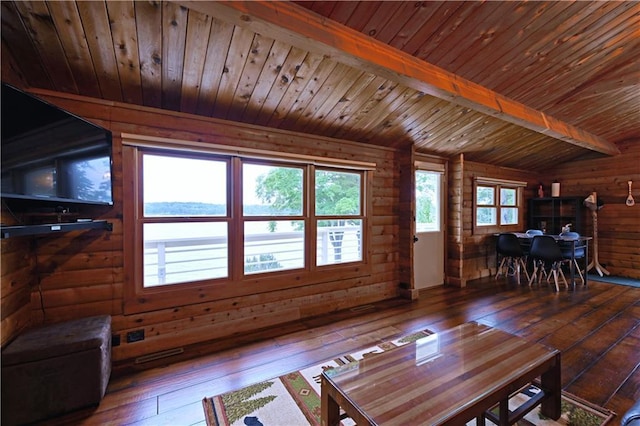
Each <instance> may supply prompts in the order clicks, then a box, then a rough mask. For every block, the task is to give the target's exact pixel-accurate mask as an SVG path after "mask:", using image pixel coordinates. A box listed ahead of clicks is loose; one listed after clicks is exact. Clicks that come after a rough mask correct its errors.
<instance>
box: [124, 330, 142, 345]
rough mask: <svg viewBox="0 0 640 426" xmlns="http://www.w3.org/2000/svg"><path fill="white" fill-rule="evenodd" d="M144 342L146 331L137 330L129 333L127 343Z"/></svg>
mask: <svg viewBox="0 0 640 426" xmlns="http://www.w3.org/2000/svg"><path fill="white" fill-rule="evenodd" d="M141 340H144V330H135V331H130V332H128V333H127V343H133V342H139V341H141Z"/></svg>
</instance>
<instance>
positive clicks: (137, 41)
mask: <svg viewBox="0 0 640 426" xmlns="http://www.w3.org/2000/svg"><path fill="white" fill-rule="evenodd" d="M1 7H2V10H1V18H2V79H3V81H7V82H10V83H12V84H15V85H18V86H21V87H25V88H40V89H48V90H55V91H60V92H67V93H72V94H79V95H85V96H90V97H95V98H102V99H106V100H113V101H122V102H127V103H132V104H138V105H144V106H150V107H159V108H164V109H168V110H174V111H183V112H187V113H193V114H199V115H204V116H210V117H216V118H222V119H228V120H234V121H240V122H245V123H250V124H257V125H262V126H269V127H274V128H280V129H287V130H293V131H298V132H303V133H311V134H319V135H323V136H329V137H334V138H341V139H348V140H353V141H359V142H365V143H372V144H377V145H382V146H391V147H400V146H404V145H407V144H414V145H415V147H416V150H417V151H418V152H422V153H427V154H436V155H441V156H454V155H457V154H459V153H464V154H465V158H466V159H468V160H471V161H478V162H484V163H490V164H496V165H500V166H507V167H516V168H521V169H526V170H544V169H545V168H548V167H550V166H555V165H557V164H559V163H562V162H567V161H572V160H576V159H581V158H594V157H599V156H606V155H616V154H617V153H619V151H618V149H617V147H616V145H615V144H616V142H621V141H624V140H628V139H640V125H639V124H638V123H639V122H640V112H639V111H640V108H639V107H640V100H639V99H640V98H639V95H638V94H639V93H640V91H639V88H640V83H639V80H640V78H639V76H640V68H639V67H640V65H639V63H638V58H640V3H638V2H634V1H629V2H615V1H607V2H589V1H585V2H564V1H554V2H515V1H514V2H511V1H505V2H500V1H494V2H479V1H478V2H475V1H464V2H455V1H426V2H416V1H411V2H401V1H386V2H373V1H364V2H350V1H337V2H331V1H316V2H294V3H290V2H251V1H249V2H241V1H237V2H207V1H193V2H191V1H177V2H164V1H163V2H156V1H151V2H149V1H135V2H133V1H86V2H85V1H77V2H75V1H65V2H59V1H45V2H41V1H37V2H36V1H34V2H31V1H16V2H10V1H2V2H1Z"/></svg>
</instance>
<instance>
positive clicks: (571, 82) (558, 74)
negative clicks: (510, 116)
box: [495, 2, 624, 108]
mask: <svg viewBox="0 0 640 426" xmlns="http://www.w3.org/2000/svg"><path fill="white" fill-rule="evenodd" d="M612 4H614V3H612V2H603V3H598V5H600V6H599V8H598V10H597V11H592V10H591V9H584V8H583V9H581V10H580V9H579V10H575V9H573V8H572V9H569V10H568V11H567V13H566V18H565V17H564V16H563V17H562V19H560V21H559V22H557V23H556V24H555V28H556V31H554V32H549V31H545V32H543V33H542V34H543V36H541V37H537V38H536V42H535V43H534V44H532V45H531V46H530V49H532V52H535V55H533V54H532V55H531V57H530V58H529V60H523V59H522V58H521V57H517V58H515V59H514V60H513V62H514V63H517V64H518V66H519V67H521V69H522V70H523V71H525V70H527V68H528V67H529V68H531V69H533V68H534V67H535V70H536V72H535V73H532V72H523V75H525V78H521V79H517V80H516V81H512V82H509V84H508V85H506V84H504V83H503V84H501V85H497V86H496V87H495V90H499V91H502V93H506V94H509V95H513V96H522V99H526V100H525V102H528V103H531V105H534V106H535V107H537V108H543V107H545V106H547V107H548V106H550V105H551V106H553V105H554V104H555V103H556V102H557V96H563V93H565V92H566V88H570V87H572V86H575V85H576V84H579V81H578V80H577V75H576V74H575V73H571V74H570V76H569V74H568V73H569V71H574V67H580V68H582V69H584V68H585V67H583V66H581V64H582V63H583V61H584V58H585V55H586V56H587V57H588V56H592V55H593V54H594V53H595V52H597V51H599V50H600V51H601V50H602V47H600V46H602V44H604V43H606V39H604V38H603V37H602V35H599V36H598V37H597V38H595V39H593V40H590V39H588V38H587V37H585V36H584V34H591V33H592V31H593V30H594V29H595V28H599V27H601V26H604V25H605V24H606V22H607V21H609V19H610V18H612V17H613V16H615V14H614V11H606V9H608V8H610V7H611V5H612ZM576 5H577V6H579V5H581V3H576ZM577 6H575V7H577ZM592 7H593V5H592ZM596 12H600V13H596ZM605 12H606V13H605ZM582 13H584V14H585V15H584V16H583V15H582ZM615 28H620V29H619V31H623V28H624V27H623V26H622V25H620V26H619V27H617V26H615V25H614V27H613V28H612V30H613V31H616V30H615ZM558 33H564V34H566V36H565V37H562V38H561V39H558ZM606 33H607V34H610V33H609V31H607V32H606ZM598 34H599V33H598ZM569 37H570V38H571V42H570V43H565V42H562V41H563V40H565V39H566V38H569ZM591 43H593V45H590V44H591ZM549 46H553V47H551V48H550V47H549ZM536 57H537V59H536ZM572 64H575V65H573V66H572ZM535 81H545V86H546V85H549V86H551V87H550V89H549V95H550V96H545V97H541V96H535V95H534V96H532V95H531V93H532V90H531V89H532V85H535ZM553 84H557V86H556V87H557V88H558V89H561V88H563V87H564V88H565V89H564V90H556V89H554V88H553ZM538 93H539V92H538Z"/></svg>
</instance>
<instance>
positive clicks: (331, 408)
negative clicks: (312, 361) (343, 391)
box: [320, 376, 340, 426]
mask: <svg viewBox="0 0 640 426" xmlns="http://www.w3.org/2000/svg"><path fill="white" fill-rule="evenodd" d="M329 386H331V385H330V384H329V383H328V382H327V379H325V378H324V376H320V419H321V421H322V426H338V425H339V424H340V406H339V405H338V403H337V402H336V400H335V399H333V396H331V395H330V394H329Z"/></svg>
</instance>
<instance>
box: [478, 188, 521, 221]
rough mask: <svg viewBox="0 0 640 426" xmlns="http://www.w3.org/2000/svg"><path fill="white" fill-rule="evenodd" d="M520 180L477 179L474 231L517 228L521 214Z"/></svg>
mask: <svg viewBox="0 0 640 426" xmlns="http://www.w3.org/2000/svg"><path fill="white" fill-rule="evenodd" d="M523 186H524V183H522V182H515V181H513V182H510V181H496V180H490V179H477V180H476V182H475V185H474V194H475V200H474V201H475V202H474V217H475V229H476V232H478V231H480V232H482V231H483V230H484V231H487V232H494V231H496V232H499V231H501V230H506V229H505V228H514V229H515V228H517V227H518V225H519V224H520V216H521V198H522V195H521V192H522V191H521V188H522V187H523Z"/></svg>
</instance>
